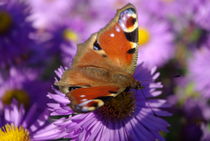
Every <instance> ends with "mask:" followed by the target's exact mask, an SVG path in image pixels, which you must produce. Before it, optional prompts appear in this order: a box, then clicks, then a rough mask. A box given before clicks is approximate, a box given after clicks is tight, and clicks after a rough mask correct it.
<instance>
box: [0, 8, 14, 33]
mask: <svg viewBox="0 0 210 141" xmlns="http://www.w3.org/2000/svg"><path fill="white" fill-rule="evenodd" d="M0 21H1V22H0V35H3V34H5V33H7V32H8V31H9V30H10V28H11V26H12V18H11V16H10V15H9V13H8V12H4V11H0Z"/></svg>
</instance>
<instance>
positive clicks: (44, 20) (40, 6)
mask: <svg viewBox="0 0 210 141" xmlns="http://www.w3.org/2000/svg"><path fill="white" fill-rule="evenodd" d="M28 3H29V4H30V6H31V7H32V15H31V17H30V19H31V20H32V21H33V25H34V27H36V28H37V29H39V30H46V29H47V30H48V29H53V28H55V27H56V26H58V25H60V24H61V23H62V22H64V21H66V19H68V17H69V14H70V10H71V9H73V4H74V3H75V1H74V0H71V1H69V0H62V1H60V0H52V1H49V0H30V1H28Z"/></svg>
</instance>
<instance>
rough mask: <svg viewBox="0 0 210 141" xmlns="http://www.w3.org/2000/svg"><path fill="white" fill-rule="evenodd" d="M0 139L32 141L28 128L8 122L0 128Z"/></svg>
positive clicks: (6, 140)
mask: <svg viewBox="0 0 210 141" xmlns="http://www.w3.org/2000/svg"><path fill="white" fill-rule="evenodd" d="M0 139H1V141H30V136H29V132H28V130H26V129H25V128H23V127H22V126H20V127H16V126H14V125H10V124H6V125H5V126H4V127H2V128H1V129H0Z"/></svg>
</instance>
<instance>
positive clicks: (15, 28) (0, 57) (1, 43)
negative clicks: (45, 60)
mask: <svg viewBox="0 0 210 141" xmlns="http://www.w3.org/2000/svg"><path fill="white" fill-rule="evenodd" d="M29 14H30V11H29V8H28V6H27V5H26V4H25V3H23V1H21V0H10V1H8V0H4V1H1V2H0V20H1V24H0V67H5V66H7V65H10V64H19V63H21V62H22V61H23V60H26V59H27V58H29V55H30V53H31V49H32V47H33V45H32V44H33V43H34V42H32V40H31V39H30V38H29V34H30V33H31V32H32V31H33V28H32V26H31V23H30V22H28V21H27V17H28V16H29Z"/></svg>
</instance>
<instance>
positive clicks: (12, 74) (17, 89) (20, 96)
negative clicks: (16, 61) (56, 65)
mask: <svg viewBox="0 0 210 141" xmlns="http://www.w3.org/2000/svg"><path fill="white" fill-rule="evenodd" d="M2 74H3V73H2ZM38 74H39V73H38V72H37V71H35V70H30V69H17V68H11V69H10V70H9V74H5V73H4V77H3V75H1V77H2V78H1V79H2V80H1V82H0V84H1V85H0V99H1V100H0V103H1V104H0V109H1V110H2V109H3V107H4V105H5V104H10V103H11V101H12V99H13V98H14V99H16V100H17V101H18V102H19V103H22V104H24V106H26V107H27V108H28V107H29V106H30V105H32V104H33V103H38V108H39V110H42V109H43V108H42V107H44V106H45V105H46V102H49V100H48V99H47V97H46V92H47V91H48V90H49V88H50V85H49V84H50V83H48V82H44V81H41V80H38V79H37V77H38ZM5 76H6V77H5Z"/></svg>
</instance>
